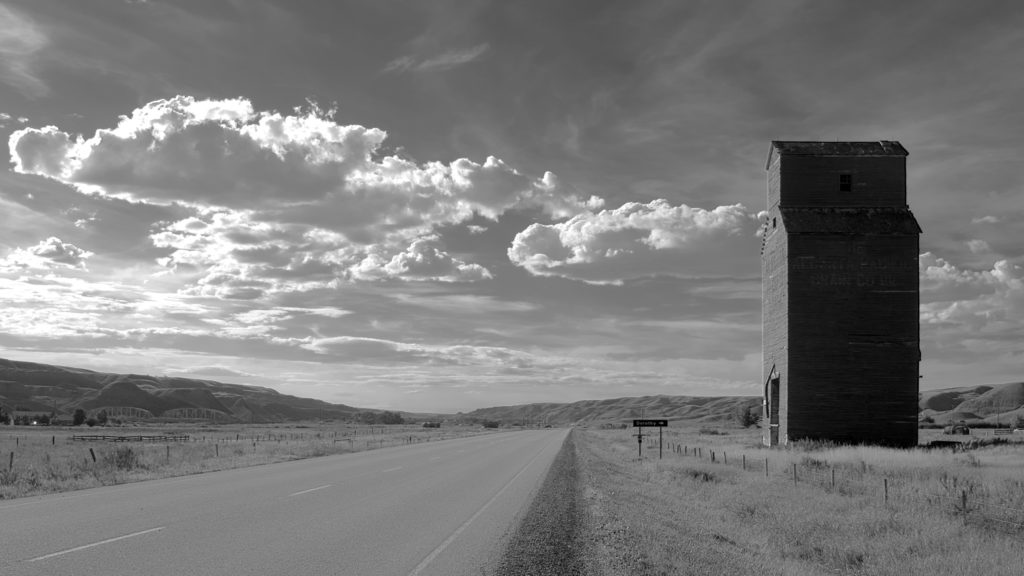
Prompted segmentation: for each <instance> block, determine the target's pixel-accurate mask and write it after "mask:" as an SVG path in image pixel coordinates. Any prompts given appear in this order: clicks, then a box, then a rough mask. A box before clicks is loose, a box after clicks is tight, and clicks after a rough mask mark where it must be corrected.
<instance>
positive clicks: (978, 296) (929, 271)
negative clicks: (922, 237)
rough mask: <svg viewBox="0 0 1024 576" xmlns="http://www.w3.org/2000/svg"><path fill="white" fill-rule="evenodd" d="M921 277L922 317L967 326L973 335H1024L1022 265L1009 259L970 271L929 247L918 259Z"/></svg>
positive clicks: (946, 324)
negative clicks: (933, 252)
mask: <svg viewBox="0 0 1024 576" xmlns="http://www.w3.org/2000/svg"><path fill="white" fill-rule="evenodd" d="M918 266H919V271H920V277H921V321H922V323H924V324H929V325H932V326H934V327H935V328H936V329H940V330H941V329H942V328H943V327H947V328H955V329H957V330H958V331H957V332H956V333H955V335H956V336H957V337H958V338H960V339H962V338H963V336H964V332H963V329H966V330H968V333H970V334H971V335H972V337H976V338H995V339H1001V338H1004V337H1007V336H1011V335H1012V336H1014V337H1015V338H1017V337H1020V336H1024V326H1022V325H1021V323H1020V317H1021V314H1024V267H1021V266H1020V265H1017V264H1013V263H1011V262H1008V261H1006V260H1000V261H998V262H996V263H995V264H994V265H993V266H992V268H991V269H988V270H968V269H963V268H959V267H957V266H955V265H953V264H952V263H950V262H948V261H946V260H944V259H943V258H940V257H938V256H936V255H934V254H932V253H930V252H926V253H924V254H922V255H921V256H920V258H919V261H918Z"/></svg>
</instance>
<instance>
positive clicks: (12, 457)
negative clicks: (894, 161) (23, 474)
mask: <svg viewBox="0 0 1024 576" xmlns="http://www.w3.org/2000/svg"><path fill="white" fill-rule="evenodd" d="M13 468H14V450H11V458H10V460H8V461H7V471H8V472H10V471H11V470H12V469H13Z"/></svg>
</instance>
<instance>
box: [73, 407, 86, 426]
mask: <svg viewBox="0 0 1024 576" xmlns="http://www.w3.org/2000/svg"><path fill="white" fill-rule="evenodd" d="M84 423H85V410H82V409H81V408H76V409H75V413H74V415H73V416H71V425H72V426H81V425H82V424H84Z"/></svg>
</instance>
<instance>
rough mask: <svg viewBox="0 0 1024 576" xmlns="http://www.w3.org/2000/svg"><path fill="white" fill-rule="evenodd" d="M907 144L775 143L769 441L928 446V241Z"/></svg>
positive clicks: (765, 248) (767, 258) (767, 232)
mask: <svg viewBox="0 0 1024 576" xmlns="http://www.w3.org/2000/svg"><path fill="white" fill-rule="evenodd" d="M906 158H907V151H906V149H905V148H903V146H902V145H901V144H900V143H899V142H893V141H878V142H783V141H773V142H772V144H771V147H770V148H769V151H768V161H767V166H766V168H767V171H768V215H767V219H766V221H765V225H764V230H763V232H764V234H763V237H762V244H761V278H762V330H763V334H762V346H763V354H764V356H763V367H762V382H763V383H764V390H763V392H764V421H763V422H764V425H763V427H762V429H763V431H764V442H765V444H767V445H769V446H774V445H778V444H783V445H785V444H787V443H789V442H792V441H794V440H800V439H809V440H831V441H835V442H840V443H870V444H885V445H892V446H913V445H915V444H917V393H918V373H919V372H918V369H919V363H920V361H921V352H920V327H919V315H918V305H919V301H920V290H919V282H918V263H917V262H918V242H919V236H920V234H921V228H920V227H919V226H918V224H917V220H915V219H914V215H913V214H912V213H911V212H910V208H909V206H908V205H907V186H906Z"/></svg>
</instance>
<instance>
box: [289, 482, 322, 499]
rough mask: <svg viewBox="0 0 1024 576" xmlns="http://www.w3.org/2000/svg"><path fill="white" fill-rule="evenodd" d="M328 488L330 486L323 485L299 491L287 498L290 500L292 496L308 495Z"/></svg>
mask: <svg viewBox="0 0 1024 576" xmlns="http://www.w3.org/2000/svg"><path fill="white" fill-rule="evenodd" d="M330 487H331V484H324V485H323V486H317V487H316V488H310V489H309V490H300V491H298V492H296V493H294V494H289V495H288V497H289V498H291V497H292V496H298V495H299V494H309V493H310V492H315V491H317V490H323V489H324V488H330Z"/></svg>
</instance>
